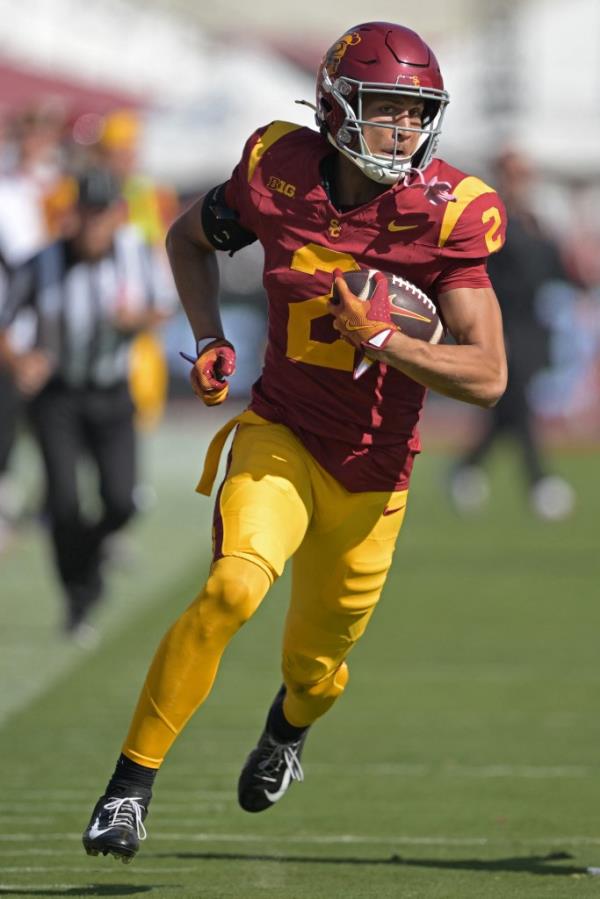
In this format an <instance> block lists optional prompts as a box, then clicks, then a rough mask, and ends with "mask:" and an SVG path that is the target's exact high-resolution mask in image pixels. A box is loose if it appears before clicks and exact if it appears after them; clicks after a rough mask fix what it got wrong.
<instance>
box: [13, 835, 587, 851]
mask: <svg viewBox="0 0 600 899" xmlns="http://www.w3.org/2000/svg"><path fill="white" fill-rule="evenodd" d="M151 839H152V841H153V842H155V841H159V842H173V841H174V842H187V843H241V844H244V843H248V844H251V843H254V844H264V845H270V844H273V843H280V844H282V845H284V846H285V845H297V846H350V845H365V846H367V845H369V846H377V845H379V846H386V847H389V846H505V845H515V844H516V843H518V844H520V845H522V846H600V837H591V836H583V835H565V836H548V837H535V838H534V839H530V838H528V837H523V836H513V837H504V838H501V839H498V838H496V837H486V836H474V837H454V836H448V835H436V836H433V835H432V836H427V835H423V836H406V835H402V834H396V835H394V834H385V835H382V836H373V835H372V834H349V833H347V834H328V835H315V834H313V835H310V834H304V835H302V834H290V835H281V834H247V833H210V832H204V833H192V834H189V833H155V834H153V835H152V837H151ZM67 840H68V841H74V842H79V841H80V840H81V834H79V833H53V834H42V833H38V834H32V833H11V834H0V843H20V842H29V843H30V842H31V841H39V842H41V843H54V842H61V841H63V842H64V841H67ZM18 851H19V850H15V851H13V850H12V849H11V850H4V851H1V852H0V854H3V855H4V854H7V855H10V854H13V855H14V854H16V853H17V852H18ZM35 851H36V852H40V850H39V849H38V850H35Z"/></svg>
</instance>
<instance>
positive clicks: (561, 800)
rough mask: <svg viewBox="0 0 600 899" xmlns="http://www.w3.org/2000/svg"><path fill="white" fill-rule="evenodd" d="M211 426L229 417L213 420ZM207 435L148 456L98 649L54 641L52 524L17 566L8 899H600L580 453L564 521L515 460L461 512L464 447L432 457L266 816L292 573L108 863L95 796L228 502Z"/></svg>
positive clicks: (8, 763) (1, 668) (8, 656)
mask: <svg viewBox="0 0 600 899" xmlns="http://www.w3.org/2000/svg"><path fill="white" fill-rule="evenodd" d="M202 421H203V422H204V423H206V421H207V419H206V417H204V418H203V419H202ZM203 443H204V437H203V436H202V434H201V433H199V427H196V428H194V427H192V426H190V425H189V424H188V425H187V426H185V427H182V426H181V425H180V424H172V425H171V426H170V427H169V429H166V430H164V431H163V432H162V433H161V434H160V435H158V436H157V437H155V438H153V439H152V441H151V442H150V446H149V447H148V463H147V467H148V471H149V476H150V477H151V479H152V481H153V482H154V483H155V484H156V489H157V492H158V504H157V506H156V507H155V509H154V510H153V511H152V512H151V513H149V514H148V515H147V516H146V517H145V519H144V520H142V521H140V522H139V524H138V525H137V526H136V528H135V530H134V534H135V539H136V541H137V545H138V557H137V561H136V563H135V566H134V567H133V568H132V569H131V570H129V571H126V572H120V573H115V574H114V575H113V576H112V579H111V595H110V599H109V600H108V602H107V603H106V605H105V606H104V607H103V608H102V609H101V610H100V611H99V614H98V624H99V627H100V629H101V631H102V633H103V640H102V642H101V643H100V645H99V646H98V647H97V648H96V649H95V650H94V651H84V650H82V649H79V648H77V647H73V646H69V645H66V644H65V643H64V642H63V641H62V639H61V638H60V637H59V636H57V627H58V620H59V613H60V604H59V599H58V595H57V591H56V588H55V586H54V583H53V581H52V577H51V574H50V572H49V568H48V563H47V559H46V548H45V545H44V544H43V542H42V539H41V537H40V534H39V533H38V532H37V531H36V530H33V529H32V530H30V531H29V532H27V533H26V534H25V535H24V537H23V538H22V540H21V541H20V543H19V544H18V545H17V546H16V548H15V550H14V552H13V554H12V555H11V556H10V557H9V558H7V559H3V560H2V561H0V579H1V583H2V611H1V612H0V616H1V618H0V625H1V629H0V653H1V660H0V674H1V675H2V684H3V686H2V696H1V698H0V745H1V746H2V765H1V767H0V771H1V780H2V790H1V792H0V895H4V896H134V895H137V894H144V893H149V894H152V895H154V896H157V897H166V899H170V897H173V899H174V897H180V896H182V897H184V896H185V897H196V899H238V897H239V899H258V897H270V896H272V897H283V899H338V897H340V899H342V897H343V899H371V897H373V899H388V897H402V899H413V897H414V899H515V897H516V899H538V897H540V899H541V897H543V899H550V897H555V899H569V897H588V896H598V895H600V879H598V878H595V877H593V876H590V875H589V874H587V873H586V868H587V867H588V866H594V865H598V866H600V652H599V646H600V588H599V584H600V578H599V575H600V559H599V556H600V552H599V547H598V538H597V534H598V522H597V518H598V509H599V508H600V477H599V473H600V465H599V463H598V461H597V459H595V458H594V457H593V456H592V455H591V454H589V455H586V454H573V455H568V454H564V455H560V456H558V457H557V458H556V459H555V462H556V466H557V468H558V470H559V471H561V472H563V473H564V474H566V475H567V476H568V477H569V478H570V479H571V480H572V482H573V483H574V485H575V487H576V489H577V491H578V495H579V506H578V510H577V514H576V515H575V517H574V518H573V519H572V520H570V521H568V522H565V523H561V524H554V525H549V524H544V523H541V522H539V521H537V520H536V519H535V518H533V517H532V516H531V514H530V513H529V511H528V509H527V508H526V506H525V503H524V501H523V498H522V496H521V495H520V483H519V473H518V471H517V469H516V463H515V461H514V459H513V457H512V456H511V455H510V454H508V453H506V454H503V453H499V454H498V455H497V456H496V457H495V459H494V461H493V467H492V478H493V498H492V501H491V503H490V505H489V507H488V508H487V509H486V511H485V513H484V514H482V515H481V516H480V517H478V518H477V519H473V520H469V521H464V520H460V519H458V518H457V517H456V516H455V515H454V513H453V512H452V510H451V509H450V507H449V505H448V503H447V500H446V498H445V495H444V492H443V479H444V473H445V470H446V468H447V466H448V463H449V459H448V457H446V456H444V455H441V454H440V455H437V454H436V453H429V455H427V454H425V455H424V456H423V458H422V459H420V460H419V462H418V464H417V469H416V474H415V479H414V484H413V491H412V498H411V503H410V505H409V512H408V516H407V521H406V524H405V529H404V532H403V534H402V537H401V541H400V544H399V547H398V551H397V554H396V559H395V563H394V568H393V571H392V574H391V576H390V579H389V581H388V585H387V588H386V591H385V593H384V597H383V600H382V603H381V605H380V607H379V610H378V612H377V613H376V615H375V617H374V619H373V622H372V624H371V626H370V630H369V632H368V634H367V636H366V637H365V639H364V641H363V642H362V644H361V645H359V646H358V647H357V648H356V650H355V652H354V654H353V656H352V657H351V666H350V667H351V681H350V685H349V687H348V690H347V693H346V695H345V696H344V698H343V699H342V700H341V701H340V702H339V703H338V705H337V706H336V708H335V709H334V710H333V711H332V712H331V714H330V715H329V716H328V717H327V718H325V719H323V720H322V721H321V722H320V723H319V725H318V726H317V727H315V729H314V732H313V733H312V734H311V736H310V739H309V742H308V743H307V749H306V752H305V775H306V780H305V782H304V784H302V785H294V786H293V788H292V790H291V793H290V795H289V796H287V797H286V798H285V800H284V801H283V802H282V803H281V805H280V806H278V807H276V808H274V809H273V810H271V811H269V812H268V813H265V814H264V815H257V816H251V815H246V814H245V813H244V812H242V811H241V810H239V809H238V807H237V804H236V799H235V785H236V780H237V774H238V771H239V768H240V765H241V763H242V761H243V760H244V758H245V755H246V753H247V752H248V750H249V749H250V748H251V746H252V745H253V742H254V740H255V738H256V737H257V735H258V733H259V731H260V729H261V727H262V723H263V718H264V714H265V712H266V709H267V707H268V704H269V702H270V699H271V697H272V695H273V693H274V690H275V689H276V687H277V685H278V683H279V661H278V653H279V633H280V629H281V624H282V619H283V615H284V611H285V602H286V590H287V582H286V579H285V577H284V578H283V579H282V581H281V582H280V583H279V584H278V585H277V586H276V587H275V589H274V590H273V591H272V593H271V594H270V596H269V597H268V598H267V600H266V601H265V603H264V605H263V607H262V608H261V610H260V611H259V612H258V614H257V615H256V617H255V618H254V619H253V621H252V622H250V624H249V625H248V626H247V627H246V628H245V629H244V631H243V632H242V633H241V634H240V635H238V637H237V638H236V640H235V641H234V643H233V644H232V645H231V647H230V648H229V649H228V652H227V654H226V657H225V660H224V665H223V668H222V671H221V674H220V677H219V679H218V681H217V685H216V687H215V690H214V692H213V694H212V696H211V697H210V699H209V700H208V702H207V703H206V705H205V706H204V708H203V709H202V710H201V711H200V712H199V713H198V715H197V716H196V717H195V719H194V720H193V721H192V723H191V724H190V726H189V727H188V729H187V730H186V731H185V733H184V734H183V735H182V737H181V738H180V740H179V741H178V742H177V744H176V745H175V747H174V749H173V751H172V753H171V755H170V757H169V759H168V762H167V764H166V765H165V767H164V770H163V771H162V772H161V774H160V776H159V779H158V781H157V787H156V790H155V798H154V800H153V805H152V809H151V813H150V816H149V818H148V821H147V824H148V829H149V838H148V840H147V842H146V843H145V844H143V846H142V850H141V852H140V854H139V856H138V858H137V859H136V860H135V861H134V863H133V864H132V865H130V866H128V867H125V866H123V865H121V864H120V863H118V862H116V861H115V860H113V859H112V858H107V859H102V858H99V859H95V858H88V857H87V856H86V855H85V854H84V852H83V849H82V847H81V844H80V833H81V830H82V829H83V827H84V825H85V824H86V823H87V818H88V816H89V813H90V810H91V806H92V804H93V802H94V801H95V800H96V798H97V796H98V795H99V794H100V793H101V792H102V789H103V787H104V785H105V782H106V779H107V777H108V775H109V774H110V771H111V769H112V766H113V764H114V761H115V758H116V756H117V754H118V751H119V746H120V741H121V738H122V736H123V734H124V731H125V729H126V727H127V724H128V720H129V714H130V711H131V709H132V706H133V703H134V701H135V698H136V696H137V692H138V689H139V686H140V684H141V681H142V679H143V676H144V673H145V669H146V666H147V663H148V661H149V658H150V655H151V652H152V650H153V648H154V646H155V644H156V642H157V641H158V639H159V637H160V635H161V633H162V631H163V630H164V628H165V626H166V625H167V623H168V622H169V621H170V620H171V619H172V618H173V617H175V616H176V615H177V613H178V611H179V610H180V609H182V608H183V606H184V604H185V603H186V602H187V601H188V599H189V598H190V596H191V595H192V594H193V592H194V591H195V589H196V587H197V586H198V585H199V584H200V582H201V580H202V578H203V576H204V574H205V572H206V568H207V564H208V555H207V549H208V542H209V540H208V535H209V517H210V510H211V504H210V502H209V501H207V500H205V499H202V498H200V497H197V496H196V495H195V494H194V493H193V492H192V491H191V489H190V488H191V487H192V486H193V482H194V478H195V477H196V475H197V473H198V471H199V467H200V462H201V457H202V445H203Z"/></svg>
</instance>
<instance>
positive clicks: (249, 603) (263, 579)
mask: <svg viewBox="0 0 600 899" xmlns="http://www.w3.org/2000/svg"><path fill="white" fill-rule="evenodd" d="M269 586H270V581H269V579H268V577H267V575H266V573H265V572H264V571H262V569H260V568H259V567H258V566H256V565H254V564H253V563H252V562H248V561H246V560H244V559H233V558H225V559H220V560H219V561H218V562H216V563H215V565H214V566H213V569H212V571H211V574H210V577H209V578H208V581H207V582H206V586H205V588H204V590H203V591H202V593H201V594H200V595H199V596H198V598H197V600H196V601H195V603H194V606H195V610H196V613H197V615H196V618H197V627H198V628H199V630H200V636H201V639H210V637H211V636H214V635H216V634H217V633H234V632H235V631H236V630H238V629H239V628H240V627H241V626H242V625H243V624H244V623H245V622H246V621H247V620H248V619H249V618H250V617H251V615H252V614H253V613H254V611H255V610H256V608H257V607H258V605H259V604H260V601H261V600H262V598H263V596H264V595H265V593H266V592H267V590H268V588H269Z"/></svg>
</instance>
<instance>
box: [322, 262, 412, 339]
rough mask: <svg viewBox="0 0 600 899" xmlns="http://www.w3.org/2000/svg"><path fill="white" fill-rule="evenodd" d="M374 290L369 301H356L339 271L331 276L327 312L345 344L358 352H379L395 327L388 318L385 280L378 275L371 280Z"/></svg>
mask: <svg viewBox="0 0 600 899" xmlns="http://www.w3.org/2000/svg"><path fill="white" fill-rule="evenodd" d="M374 281H375V290H374V292H373V296H372V297H371V299H370V300H359V299H358V297H357V296H355V294H353V293H352V291H351V290H350V288H349V287H348V285H347V284H346V282H345V280H344V275H343V272H342V271H341V270H340V269H339V268H336V269H335V271H334V273H333V293H332V297H331V302H330V303H329V306H328V309H329V312H331V314H332V315H333V317H334V322H333V327H334V328H335V330H336V331H339V333H340V335H341V336H342V338H343V339H344V340H345V341H347V343H350V344H352V346H354V347H356V349H358V350H367V349H374V350H381V349H383V347H384V346H386V344H387V343H388V341H389V339H390V337H391V336H392V334H393V333H394V331H397V330H398V328H397V327H396V325H395V324H394V323H393V321H392V319H391V317H390V304H389V298H388V286H387V278H386V276H385V275H384V274H383V273H382V272H377V274H376V275H375V277H374Z"/></svg>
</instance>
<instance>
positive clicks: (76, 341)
mask: <svg viewBox="0 0 600 899" xmlns="http://www.w3.org/2000/svg"><path fill="white" fill-rule="evenodd" d="M78 188H79V193H78V201H77V206H76V209H75V210H74V214H73V223H72V228H71V230H70V235H69V236H68V237H66V238H64V239H60V240H58V241H56V242H55V243H53V244H51V245H50V246H48V247H46V248H45V249H44V250H42V251H41V252H40V253H38V254H37V255H35V256H34V257H33V258H32V259H30V260H28V261H27V262H26V263H24V264H22V265H21V266H19V267H18V268H17V269H15V270H14V272H13V273H12V275H11V278H10V283H9V288H8V299H7V302H6V303H5V309H4V310H3V313H2V316H1V317H0V358H2V359H3V360H4V362H5V364H8V366H9V368H10V369H12V372H13V374H14V378H15V381H16V384H17V387H18V388H19V390H20V391H21V392H22V393H23V394H25V396H26V397H27V398H28V399H29V412H30V420H31V423H32V428H33V431H34V434H35V437H36V438H37V442H38V444H39V447H40V451H41V455H42V458H43V463H44V469H45V475H46V489H47V499H46V510H47V515H48V519H49V527H50V535H51V541H52V548H53V553H54V561H55V564H56V570H57V573H58V576H59V579H60V583H61V584H62V586H63V589H64V593H65V598H66V602H67V612H66V619H65V630H66V632H67V633H68V634H70V635H73V636H80V637H83V636H84V635H85V633H86V631H87V629H88V627H89V625H87V624H86V622H85V619H86V617H87V615H88V613H89V611H90V610H91V608H92V607H93V606H94V605H95V603H97V601H98V600H99V599H100V598H101V596H102V590H103V584H102V556H103V544H104V541H105V540H106V538H107V537H108V536H109V535H111V534H114V533H115V532H116V531H118V530H119V529H120V528H122V527H123V525H124V524H125V523H126V522H128V521H129V520H130V519H131V517H132V515H133V514H134V512H135V506H134V501H133V492H134V487H135V484H136V436H135V429H134V408H133V403H132V399H131V396H130V391H129V385H128V375H129V349H130V344H131V341H132V339H133V337H134V336H135V335H136V334H137V333H138V332H139V331H141V330H144V329H147V328H151V327H155V326H157V325H158V324H159V323H160V322H162V321H163V320H164V319H165V318H166V317H167V316H168V315H169V314H170V313H171V311H172V309H173V305H174V292H173V289H172V286H171V283H170V281H169V279H168V276H167V275H166V272H165V270H164V269H163V268H162V266H161V264H160V260H159V259H158V258H157V257H156V256H155V254H154V251H153V250H152V248H150V247H149V246H148V245H147V244H146V243H145V242H144V240H143V238H142V236H141V235H140V234H139V232H138V231H137V230H136V229H135V228H134V227H133V226H131V225H126V224H124V206H123V202H122V198H121V194H120V189H119V185H118V183H117V181H116V180H115V179H114V176H112V175H111V173H110V172H108V171H107V170H105V169H90V170H88V171H87V172H85V173H84V174H83V175H82V176H81V178H80V179H79V182H78ZM25 308H30V309H32V310H33V312H34V315H35V326H36V339H35V342H34V346H33V348H32V349H30V350H28V351H27V352H23V353H17V352H15V351H14V349H13V348H12V347H11V344H10V342H9V340H8V339H7V334H6V329H7V328H8V327H9V325H10V323H11V322H12V321H13V320H14V318H15V317H16V316H17V314H18V313H19V312H21V311H22V310H23V309H25ZM84 456H87V457H89V458H90V459H91V460H92V461H93V463H94V465H95V467H96V468H97V471H98V479H99V492H100V499H101V513H100V515H99V517H98V518H97V519H96V520H89V519H88V518H86V517H85V516H84V515H83V514H82V509H81V502H80V496H79V490H78V483H77V467H78V463H79V462H80V461H81V459H82V458H83V457H84Z"/></svg>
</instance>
